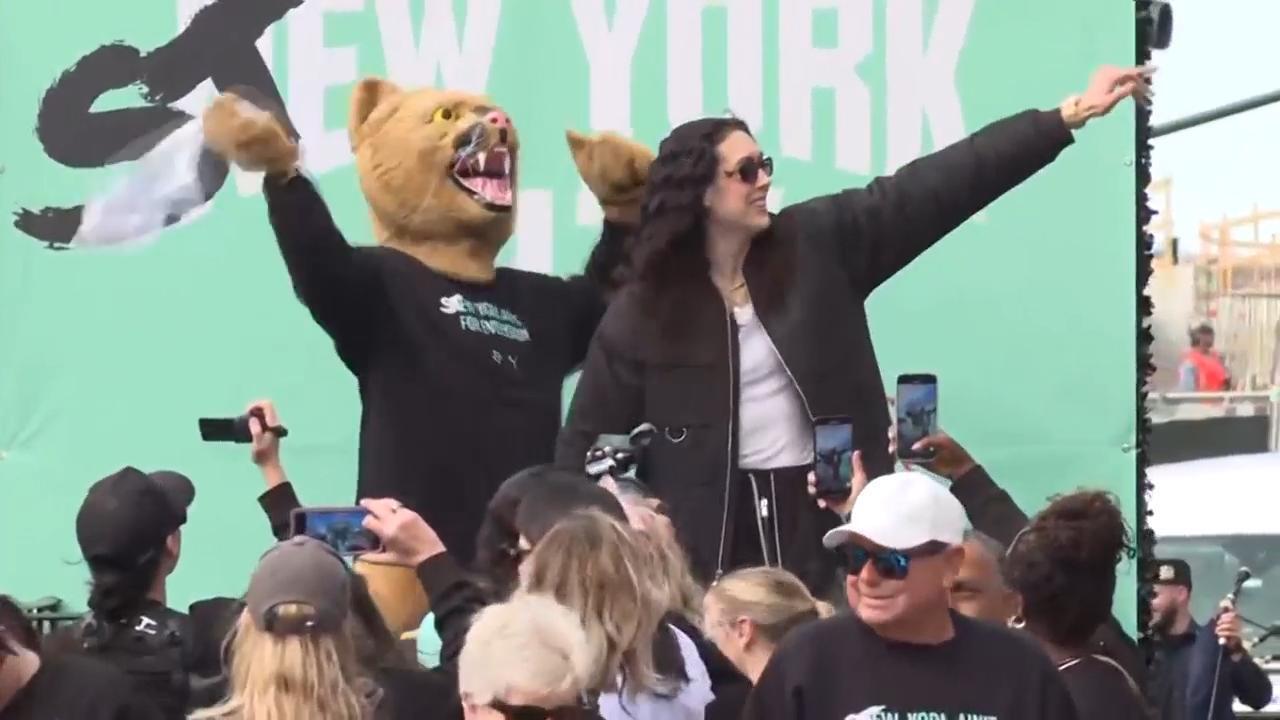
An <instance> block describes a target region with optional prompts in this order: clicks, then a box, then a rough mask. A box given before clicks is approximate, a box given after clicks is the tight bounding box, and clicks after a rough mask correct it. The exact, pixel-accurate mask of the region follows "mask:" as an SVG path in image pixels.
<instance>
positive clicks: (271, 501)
mask: <svg viewBox="0 0 1280 720" xmlns="http://www.w3.org/2000/svg"><path fill="white" fill-rule="evenodd" d="M258 505H259V506H260V507H261V508H262V512H264V513H266V514H267V521H268V522H269V523H271V534H272V535H274V536H275V538H276V539H277V540H288V539H289V515H290V514H291V513H292V512H293V511H294V509H295V508H300V507H302V503H301V502H299V501H298V496H297V494H295V493H294V491H293V484H292V483H288V482H283V483H280V484H279V485H277V486H275V487H273V488H271V489H270V490H267V491H266V492H264V493H262V494H261V495H259V496H258Z"/></svg>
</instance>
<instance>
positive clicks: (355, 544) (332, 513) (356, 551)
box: [289, 507, 382, 555]
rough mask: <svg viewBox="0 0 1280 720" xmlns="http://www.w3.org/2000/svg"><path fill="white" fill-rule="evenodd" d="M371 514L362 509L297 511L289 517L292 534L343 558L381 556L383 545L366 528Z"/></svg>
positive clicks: (297, 509)
mask: <svg viewBox="0 0 1280 720" xmlns="http://www.w3.org/2000/svg"><path fill="white" fill-rule="evenodd" d="M368 514H369V511H368V510H365V509H364V508H362V507H309V508H296V509H295V510H294V511H293V512H292V513H290V514H289V534H290V535H309V536H311V537H313V538H315V539H317V540H320V541H322V542H325V543H327V544H328V545H329V547H331V548H333V549H334V550H336V551H338V554H339V555H361V554H363V553H368V552H380V551H381V550H382V541H380V540H379V539H378V536H377V535H374V534H373V533H372V532H369V531H368V530H366V529H365V527H364V519H365V516H367V515H368Z"/></svg>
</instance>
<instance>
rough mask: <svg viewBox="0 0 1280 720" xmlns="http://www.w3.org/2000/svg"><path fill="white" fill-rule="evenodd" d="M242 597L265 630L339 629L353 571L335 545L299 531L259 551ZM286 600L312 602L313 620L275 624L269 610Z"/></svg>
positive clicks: (348, 597)
mask: <svg viewBox="0 0 1280 720" xmlns="http://www.w3.org/2000/svg"><path fill="white" fill-rule="evenodd" d="M244 601H245V605H246V606H247V607H248V610H249V615H250V617H252V618H253V624H254V625H256V626H257V628H258V629H259V630H262V631H264V632H272V633H276V634H290V633H291V632H293V633H296V632H318V633H331V632H337V631H338V630H340V629H341V628H342V624H343V622H344V621H346V619H347V611H348V609H349V607H350V605H351V571H350V570H349V569H347V564H346V563H345V562H343V560H342V557H341V556H339V555H338V553H337V552H335V551H334V550H333V548H331V547H329V546H328V545H327V544H325V543H324V542H321V541H320V540H317V539H315V538H312V537H307V536H306V535H297V536H295V537H292V538H289V539H288V540H284V541H282V542H279V543H276V544H275V545H273V546H272V547H271V549H269V550H267V551H266V552H265V553H263V555H262V558H261V559H260V560H259V561H258V567H257V569H255V570H254V571H253V577H252V578H250V580H249V590H248V592H246V593H245V596H244ZM284 603H299V604H302V605H308V606H310V607H311V608H312V609H314V611H315V619H314V621H313V622H310V623H308V624H307V626H306V627H305V628H302V629H297V628H286V627H280V626H277V627H273V625H275V623H274V622H273V620H274V618H275V614H274V612H273V611H274V610H275V608H276V607H277V606H279V605H282V604H284Z"/></svg>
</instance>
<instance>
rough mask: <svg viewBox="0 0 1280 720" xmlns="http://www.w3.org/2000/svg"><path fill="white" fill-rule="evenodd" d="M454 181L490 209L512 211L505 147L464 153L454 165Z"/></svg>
mask: <svg viewBox="0 0 1280 720" xmlns="http://www.w3.org/2000/svg"><path fill="white" fill-rule="evenodd" d="M453 178H454V180H455V181H456V182H457V183H458V185H460V186H461V187H462V188H463V189H464V190H466V191H468V192H469V193H470V194H471V196H472V197H473V198H474V199H475V200H477V201H478V202H480V203H481V204H482V205H485V206H486V207H488V208H489V209H491V210H509V209H511V204H512V203H511V199H512V189H511V151H510V150H509V149H508V148H507V147H506V146H505V145H498V146H495V147H492V148H489V149H488V150H473V151H471V152H468V153H465V154H464V155H463V156H462V157H460V158H458V161H457V162H456V163H455V164H454V170H453Z"/></svg>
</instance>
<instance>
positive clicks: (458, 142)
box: [203, 78, 653, 634]
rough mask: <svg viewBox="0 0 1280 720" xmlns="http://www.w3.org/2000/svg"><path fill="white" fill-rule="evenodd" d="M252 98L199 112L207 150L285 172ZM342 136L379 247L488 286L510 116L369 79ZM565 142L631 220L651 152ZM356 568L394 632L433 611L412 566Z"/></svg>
mask: <svg viewBox="0 0 1280 720" xmlns="http://www.w3.org/2000/svg"><path fill="white" fill-rule="evenodd" d="M254 96H255V94H254V93H253V92H252V91H236V90H232V91H231V92H228V93H224V94H223V95H221V96H219V97H218V98H217V99H216V100H215V101H214V102H213V103H212V104H211V105H210V106H209V108H208V109H207V110H206V111H205V113H204V118H203V122H204V136H205V143H206V145H207V146H208V147H209V148H210V149H211V150H213V151H214V152H216V153H218V154H219V155H221V156H222V157H223V158H225V159H226V160H228V161H229V162H232V163H234V164H236V165H238V166H239V167H241V168H243V169H245V170H250V171H264V172H266V173H268V174H270V175H274V176H286V177H287V176H291V175H292V174H294V173H296V172H298V163H299V152H298V145H297V143H296V142H295V141H294V140H293V139H292V138H291V137H290V136H289V134H288V133H287V132H286V131H285V129H284V125H283V124H282V123H280V122H279V121H278V120H277V118H276V117H275V116H274V115H273V114H272V112H270V111H269V110H267V109H264V108H262V107H260V106H259V105H255V104H253V103H252V102H250V101H249V100H247V99H246V98H248V97H254ZM348 133H349V136H350V141H351V148H352V152H353V154H354V156H355V164H356V170H357V175H358V176H359V181H360V189H361V191H362V192H363V193H364V196H365V200H366V201H367V202H368V205H369V212H370V219H371V222H372V227H373V234H374V237H375V239H376V240H377V242H378V243H379V244H381V245H385V246H388V247H392V248H395V249H397V250H400V251H402V252H404V253H407V254H409V255H411V256H413V257H415V258H417V259H418V260H420V261H421V262H422V263H424V264H425V265H427V266H428V267H430V268H432V269H433V270H435V271H436V272H439V273H442V274H445V275H448V276H451V277H456V278H459V279H464V280H481V281H483V280H488V279H490V278H492V277H493V275H494V273H495V262H496V259H497V256H498V253H499V252H500V251H501V250H502V247H503V245H505V244H506V242H507V240H508V239H509V238H510V237H511V234H512V230H513V227H514V223H515V213H516V212H517V197H518V192H517V188H518V183H517V178H518V177H519V173H520V138H519V135H518V134H517V132H516V127H515V124H514V123H513V122H512V121H511V118H510V117H509V116H508V115H507V113H506V112H505V111H504V110H503V109H502V108H501V107H500V106H498V105H497V104H496V103H494V102H492V101H491V100H489V99H488V98H485V97H483V96H480V95H474V94H469V93H464V92H456V91H450V90H435V89H414V90H406V89H402V88H400V87H397V86H396V85H395V84H393V83H391V82H389V81H387V80H383V79H378V78H366V79H364V80H362V81H361V82H360V83H359V84H358V85H357V86H356V88H355V91H354V93H353V95H352V98H351V107H350V114H349V121H348ZM567 139H568V142H569V147H570V151H571V153H572V155H573V160H574V164H575V166H576V167H577V170H578V173H579V175H580V176H581V178H582V180H583V182H584V183H585V184H586V186H587V188H588V189H589V190H590V191H591V192H592V193H593V194H594V195H595V196H596V198H597V199H598V200H599V202H600V206H601V210H602V211H603V214H604V217H605V218H606V219H607V220H610V221H613V222H617V223H623V224H631V223H634V222H635V221H636V220H637V219H638V217H639V207H640V200H641V196H642V194H643V188H644V183H645V180H646V178H647V174H648V170H649V165H650V163H651V162H652V159H653V154H652V153H651V152H650V151H649V150H648V149H647V148H645V147H644V146H642V145H639V144H637V143H634V142H632V141H630V140H627V139H626V138H623V137H621V136H619V135H616V134H613V133H602V134H599V135H592V136H588V135H583V134H580V133H577V132H574V131H568V133H567ZM355 570H356V572H357V573H359V574H360V575H362V576H363V577H364V579H365V581H366V582H367V584H368V589H369V592H370V595H371V596H372V598H373V600H374V602H375V603H376V604H377V606H378V608H379V610H380V612H381V614H382V616H383V618H384V619H385V620H386V622H387V625H388V626H389V627H390V629H391V630H392V631H393V632H396V633H397V634H400V633H404V632H406V631H409V630H411V629H413V628H417V627H418V625H419V623H420V622H421V620H422V619H423V616H424V615H425V614H426V612H427V609H428V607H429V605H428V599H427V598H426V597H425V595H423V592H422V588H421V585H420V584H419V582H418V580H417V577H416V576H415V575H414V572H413V570H412V569H411V568H406V567H401V566H399V565H394V564H385V563H378V562H371V561H369V560H368V559H366V560H362V561H357V562H356V563H355Z"/></svg>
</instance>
